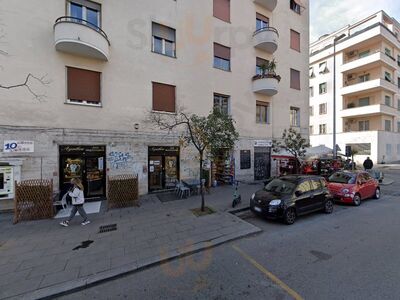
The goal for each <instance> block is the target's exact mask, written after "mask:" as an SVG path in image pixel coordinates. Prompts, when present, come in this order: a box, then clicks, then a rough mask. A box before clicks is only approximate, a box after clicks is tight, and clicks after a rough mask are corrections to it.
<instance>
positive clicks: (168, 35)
mask: <svg viewBox="0 0 400 300" xmlns="http://www.w3.org/2000/svg"><path fill="white" fill-rule="evenodd" d="M152 31H153V36H156V37H159V38H162V39H164V40H168V41H171V42H175V29H172V28H170V27H167V26H164V25H161V24H157V23H153V24H152Z"/></svg>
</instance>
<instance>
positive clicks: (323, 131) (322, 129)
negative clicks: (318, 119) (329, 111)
mask: <svg viewBox="0 0 400 300" xmlns="http://www.w3.org/2000/svg"><path fill="white" fill-rule="evenodd" d="M319 134H326V124H320V125H319Z"/></svg>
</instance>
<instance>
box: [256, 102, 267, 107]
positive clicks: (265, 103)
mask: <svg viewBox="0 0 400 300" xmlns="http://www.w3.org/2000/svg"><path fill="white" fill-rule="evenodd" d="M256 104H257V105H260V106H269V103H268V102H262V101H256Z"/></svg>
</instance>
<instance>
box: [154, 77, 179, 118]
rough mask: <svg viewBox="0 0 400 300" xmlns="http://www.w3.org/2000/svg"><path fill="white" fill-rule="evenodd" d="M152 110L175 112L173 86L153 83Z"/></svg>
mask: <svg viewBox="0 0 400 300" xmlns="http://www.w3.org/2000/svg"><path fill="white" fill-rule="evenodd" d="M153 110H155V111H165V112H175V86H173V85H168V84H163V83H157V82H153Z"/></svg>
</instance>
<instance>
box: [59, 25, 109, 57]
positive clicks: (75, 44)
mask: <svg viewBox="0 0 400 300" xmlns="http://www.w3.org/2000/svg"><path fill="white" fill-rule="evenodd" d="M54 42H55V47H56V49H57V50H58V51H62V52H67V53H71V54H75V55H80V56H85V57H90V58H95V59H100V60H105V61H108V60H109V58H110V42H109V40H108V37H107V35H106V33H105V32H104V31H103V30H101V28H99V27H97V26H96V25H94V24H92V23H90V22H87V21H85V20H82V19H79V18H74V17H61V18H58V19H57V20H56V23H55V24H54Z"/></svg>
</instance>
